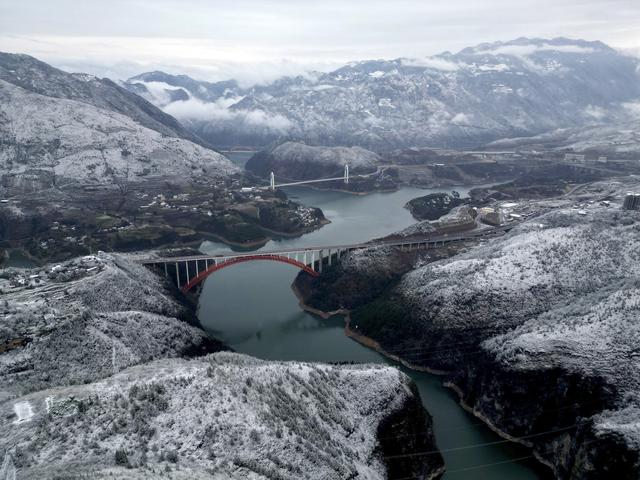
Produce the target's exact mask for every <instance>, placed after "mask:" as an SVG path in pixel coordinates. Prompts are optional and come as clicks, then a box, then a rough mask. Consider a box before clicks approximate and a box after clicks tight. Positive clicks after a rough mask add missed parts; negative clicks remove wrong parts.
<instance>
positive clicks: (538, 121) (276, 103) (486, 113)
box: [124, 37, 640, 150]
mask: <svg viewBox="0 0 640 480" xmlns="http://www.w3.org/2000/svg"><path fill="white" fill-rule="evenodd" d="M152 73H153V74H154V76H155V78H158V72H152ZM148 75H150V74H141V75H138V76H137V77H132V79H131V80H129V81H127V82H125V83H124V85H125V86H126V87H127V88H136V89H137V90H138V91H142V93H141V94H143V95H144V96H145V98H147V99H148V100H150V101H152V102H154V103H155V104H158V105H160V104H161V102H158V99H156V98H154V94H153V92H152V91H150V90H149V89H148V88H147V85H146V84H145V82H144V78H149V77H148ZM184 77H185V76H171V75H168V74H167V75H166V76H164V77H162V78H163V79H164V83H165V85H164V88H165V89H167V90H171V89H176V88H182V89H183V90H184V94H186V95H187V96H188V97H189V98H188V99H186V100H185V99H182V100H178V101H169V102H167V103H165V104H164V105H162V106H163V108H164V109H165V110H166V111H168V112H170V113H172V114H173V115H175V116H176V117H177V118H179V119H180V120H181V121H182V122H183V123H184V124H185V125H186V126H187V128H189V129H190V130H192V131H193V132H195V133H197V134H198V135H200V136H202V137H203V138H206V139H207V141H209V142H211V143H213V144H216V145H232V144H239V145H254V146H264V145H267V144H268V143H270V142H272V141H281V140H283V139H289V140H301V141H304V142H306V143H310V144H317V145H323V144H326V145H329V146H334V145H345V146H351V145H358V146H361V147H364V148H369V149H374V150H386V149H389V148H395V147H406V146H434V145H438V146H440V145H443V144H448V145H451V146H479V145H482V144H485V143H487V142H491V141H495V140H499V139H502V138H509V137H525V136H533V135H539V134H542V133H544V132H548V131H553V130H556V129H558V128H570V127H582V126H589V125H596V124H603V123H611V122H617V121H627V120H629V118H630V113H629V112H628V111H627V110H626V109H625V108H624V106H623V104H625V103H629V102H637V101H640V59H637V58H634V57H632V56H629V55H626V54H623V53H620V52H617V51H616V50H614V49H612V48H611V47H609V46H607V45H605V44H604V43H602V42H600V41H586V40H573V39H568V38H563V37H558V38H553V39H542V38H534V39H529V38H525V37H522V38H519V39H515V40H512V41H508V42H493V43H482V44H479V45H477V46H475V47H467V48H465V49H462V50H460V51H459V52H458V53H455V54H452V53H449V52H444V53H442V54H438V55H434V56H429V57H423V58H413V59H411V58H404V57H400V58H396V59H392V60H364V61H360V62H351V63H348V64H345V65H344V66H342V67H340V68H338V69H335V70H333V71H331V72H326V73H321V74H318V75H315V76H308V77H304V76H298V77H283V78H281V79H279V80H277V81H275V82H272V83H271V84H268V85H256V86H253V87H250V88H242V87H240V86H239V85H238V84H237V82H235V81H233V80H229V81H225V82H215V83H211V82H198V81H196V80H193V79H191V80H192V81H193V82H190V85H192V86H191V87H190V88H191V90H189V88H188V87H187V86H186V85H187V84H186V83H185V78H184ZM172 78H180V79H181V81H180V85H177V84H171V83H168V82H172V81H174V80H172ZM195 85H197V87H195ZM156 87H157V85H156ZM145 89H146V90H147V91H146V92H145V91H144V90H145ZM196 89H197V90H203V91H206V92H207V93H206V94H204V93H202V92H196V91H195V90H196ZM192 90H193V91H192Z"/></svg>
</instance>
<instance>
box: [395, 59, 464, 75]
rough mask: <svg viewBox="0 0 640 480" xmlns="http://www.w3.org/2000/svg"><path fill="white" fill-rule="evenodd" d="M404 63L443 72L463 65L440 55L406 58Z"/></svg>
mask: <svg viewBox="0 0 640 480" xmlns="http://www.w3.org/2000/svg"><path fill="white" fill-rule="evenodd" d="M402 64H403V65H404V66H407V67H424V68H430V69H432V70H441V71H443V72H455V71H456V70H459V69H460V67H461V65H460V64H458V63H455V62H450V61H448V60H445V59H444V58H440V57H423V58H404V59H402Z"/></svg>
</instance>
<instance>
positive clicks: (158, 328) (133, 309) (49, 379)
mask: <svg viewBox="0 0 640 480" xmlns="http://www.w3.org/2000/svg"><path fill="white" fill-rule="evenodd" d="M0 291H1V292H2V293H3V295H2V302H1V303H0V318H1V321H0V347H2V350H0V392H1V394H0V401H3V400H6V399H8V398H11V397H13V396H16V395H20V394H24V393H25V392H28V391H33V390H36V389H41V388H48V387H51V386H55V385H67V384H72V383H85V382H89V381H94V380H97V379H99V378H103V377H105V376H107V375H111V374H113V373H114V372H117V371H119V370H122V369H124V368H126V367H128V366H130V365H135V364H139V363H143V362H148V361H151V360H154V359H157V358H162V357H175V356H179V355H181V354H183V353H187V352H191V353H194V352H195V351H198V350H200V349H202V348H206V347H207V346H210V344H212V343H214V342H213V341H212V340H210V339H209V338H208V337H207V336H206V334H205V333H204V332H202V331H201V330H199V329H197V328H195V327H192V326H190V325H189V324H187V323H186V322H184V321H182V320H180V319H179V318H187V317H188V315H189V312H188V311H187V310H186V309H185V308H184V307H183V306H182V305H180V304H179V303H178V302H177V301H176V300H174V298H173V297H172V293H171V292H170V291H169V290H168V288H167V287H166V286H164V284H163V283H162V280H161V278H160V277H158V276H157V275H155V274H153V273H152V272H151V271H149V270H148V269H146V268H145V267H143V266H142V265H138V264H135V263H133V262H130V261H128V260H125V259H124V258H122V257H120V256H117V255H110V254H99V255H96V256H86V257H81V258H77V259H75V260H71V261H69V262H65V263H62V264H60V265H49V266H46V267H42V268H34V269H11V268H10V269H4V270H2V272H1V274H0Z"/></svg>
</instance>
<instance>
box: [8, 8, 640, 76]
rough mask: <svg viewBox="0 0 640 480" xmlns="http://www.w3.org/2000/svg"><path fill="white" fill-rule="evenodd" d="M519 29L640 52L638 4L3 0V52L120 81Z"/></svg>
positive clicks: (477, 39)
mask: <svg viewBox="0 0 640 480" xmlns="http://www.w3.org/2000/svg"><path fill="white" fill-rule="evenodd" d="M521 36H529V37H545V38H552V37H557V36H565V37H570V38H583V39H586V40H602V41H604V42H605V43H608V44H609V45H611V46H613V47H617V48H621V49H629V50H632V51H636V52H640V0H482V1H481V0H357V1H356V0H351V1H350V0H321V1H316V0H126V1H125V0H100V1H98V0H0V50H2V51H9V52H21V53H28V54H31V55H34V56H36V57H38V58H40V59H42V60H45V61H48V62H50V63H52V64H54V65H55V66H58V67H60V68H64V69H66V70H73V71H85V72H88V73H93V74H97V75H100V76H110V77H114V78H127V77H129V76H131V75H134V74H137V73H140V72H143V71H147V70H151V69H163V70H165V71H169V72H171V73H188V74H191V75H193V76H195V77H197V78H201V79H207V80H221V79H226V78H230V77H236V78H239V79H240V80H242V81H244V82H245V83H249V82H260V81H268V80H271V79H273V78H275V77H278V76H281V75H283V74H295V73H300V72H302V71H304V70H308V69H319V70H327V69H330V68H333V67H336V66H339V65H340V64H342V63H344V62H347V61H352V60H363V59H372V58H397V57H410V58H416V57H422V56H425V55H432V54H437V53H440V52H442V51H445V50H450V51H457V50H459V49H461V48H464V47H466V46H469V45H474V44H477V43H481V42H491V41H496V40H510V39H514V38H517V37H521Z"/></svg>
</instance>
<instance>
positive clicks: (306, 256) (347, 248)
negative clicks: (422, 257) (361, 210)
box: [138, 227, 510, 292]
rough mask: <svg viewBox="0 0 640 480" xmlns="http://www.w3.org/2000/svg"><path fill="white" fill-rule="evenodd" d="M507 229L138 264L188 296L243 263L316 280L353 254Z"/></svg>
mask: <svg viewBox="0 0 640 480" xmlns="http://www.w3.org/2000/svg"><path fill="white" fill-rule="evenodd" d="M509 228H510V227H496V228H490V229H489V228H488V229H484V230H473V231H470V232H466V233H462V234H454V235H439V236H430V237H427V236H425V237H420V238H416V237H411V238H407V239H394V240H386V241H378V242H370V243H358V244H352V245H336V246H325V247H305V248H299V249H295V250H275V251H270V252H262V251H258V252H251V253H238V252H233V253H228V254H224V255H191V256H182V257H151V258H145V259H141V260H138V261H139V263H142V264H143V265H147V266H149V267H153V268H155V269H159V270H160V271H161V272H163V273H164V275H165V276H166V277H168V278H170V279H173V280H175V283H176V285H177V286H178V288H180V289H181V290H182V291H183V292H188V291H189V290H191V289H192V288H193V287H195V286H196V285H198V284H199V283H201V282H202V281H203V280H204V279H205V278H207V277H208V276H209V275H211V274H213V273H215V272H217V271H218V270H222V269H223V268H227V267H230V266H232V265H237V264H239V263H244V262H253V261H271V262H280V263H286V264H289V265H292V266H294V267H296V268H298V269H300V270H304V271H305V272H307V273H308V274H309V275H312V276H318V275H320V274H321V273H322V269H323V267H326V266H331V265H332V264H333V262H335V261H336V260H339V259H340V257H342V255H344V254H345V253H347V252H351V251H354V250H365V249H370V248H374V247H380V246H388V247H393V248H398V249H401V250H403V251H413V250H422V249H428V248H436V247H439V246H443V245H446V244H449V243H454V242H461V241H465V240H470V239H473V238H478V237H483V236H488V235H492V234H496V233H504V232H505V231H506V230H509Z"/></svg>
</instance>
